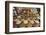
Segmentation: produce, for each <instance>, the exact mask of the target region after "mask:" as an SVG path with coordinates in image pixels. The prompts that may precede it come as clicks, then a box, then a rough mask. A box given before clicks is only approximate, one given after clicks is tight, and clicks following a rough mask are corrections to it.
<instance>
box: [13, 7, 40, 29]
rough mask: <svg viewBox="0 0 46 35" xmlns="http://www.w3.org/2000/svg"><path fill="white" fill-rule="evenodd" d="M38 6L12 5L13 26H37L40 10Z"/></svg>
mask: <svg viewBox="0 0 46 35" xmlns="http://www.w3.org/2000/svg"><path fill="white" fill-rule="evenodd" d="M38 9H39V8H26V7H25V8H24V7H14V9H13V27H16V28H20V27H39V26H40V11H38Z"/></svg>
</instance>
